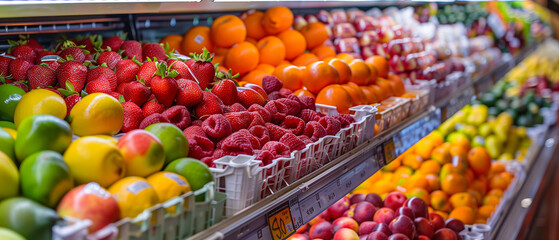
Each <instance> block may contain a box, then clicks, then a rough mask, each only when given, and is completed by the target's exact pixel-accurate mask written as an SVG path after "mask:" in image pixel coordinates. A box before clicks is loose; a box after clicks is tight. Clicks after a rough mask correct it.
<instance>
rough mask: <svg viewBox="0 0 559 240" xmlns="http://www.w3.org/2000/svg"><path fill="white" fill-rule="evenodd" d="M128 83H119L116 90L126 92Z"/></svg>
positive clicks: (121, 92)
mask: <svg viewBox="0 0 559 240" xmlns="http://www.w3.org/2000/svg"><path fill="white" fill-rule="evenodd" d="M127 85H128V83H122V84H119V85H118V87H116V92H117V93H120V94H124V89H126V86H127Z"/></svg>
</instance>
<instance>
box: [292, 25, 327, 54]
mask: <svg viewBox="0 0 559 240" xmlns="http://www.w3.org/2000/svg"><path fill="white" fill-rule="evenodd" d="M299 32H301V34H303V37H305V41H306V42H307V49H313V48H315V47H318V46H320V45H322V44H323V43H324V42H325V41H326V40H328V30H327V29H326V26H324V24H322V23H319V22H312V23H309V24H307V25H306V26H304V27H303V28H301V29H300V30H299Z"/></svg>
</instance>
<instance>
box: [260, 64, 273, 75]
mask: <svg viewBox="0 0 559 240" xmlns="http://www.w3.org/2000/svg"><path fill="white" fill-rule="evenodd" d="M256 69H260V70H262V71H264V72H265V73H266V74H267V75H273V74H274V71H275V70H276V68H275V67H274V66H272V65H270V64H266V63H261V64H258V66H256Z"/></svg>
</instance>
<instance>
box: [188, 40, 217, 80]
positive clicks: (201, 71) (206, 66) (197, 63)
mask: <svg viewBox="0 0 559 240" xmlns="http://www.w3.org/2000/svg"><path fill="white" fill-rule="evenodd" d="M191 56H192V59H193V60H192V61H187V62H186V64H187V65H188V67H190V70H192V73H191V72H190V71H189V72H188V73H187V76H186V77H185V78H186V79H191V80H194V81H197V82H198V84H199V85H200V88H202V90H205V89H206V88H208V87H209V86H210V84H211V83H213V81H214V77H215V66H214V65H212V62H211V61H212V57H211V55H210V52H208V50H207V49H204V51H203V52H202V53H201V54H191ZM192 74H194V76H192Z"/></svg>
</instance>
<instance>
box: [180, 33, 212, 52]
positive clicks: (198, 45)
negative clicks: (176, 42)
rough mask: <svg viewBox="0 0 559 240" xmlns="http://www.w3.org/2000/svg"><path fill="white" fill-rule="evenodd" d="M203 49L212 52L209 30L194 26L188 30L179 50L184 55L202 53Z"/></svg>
mask: <svg viewBox="0 0 559 240" xmlns="http://www.w3.org/2000/svg"><path fill="white" fill-rule="evenodd" d="M204 48H206V49H208V51H210V52H213V51H214V44H213V43H212V40H211V39H210V28H209V27H206V26H196V27H193V28H191V29H188V31H186V33H185V34H184V36H183V39H182V42H181V50H182V51H183V53H184V54H190V53H197V54H200V53H202V52H203V50H204Z"/></svg>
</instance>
